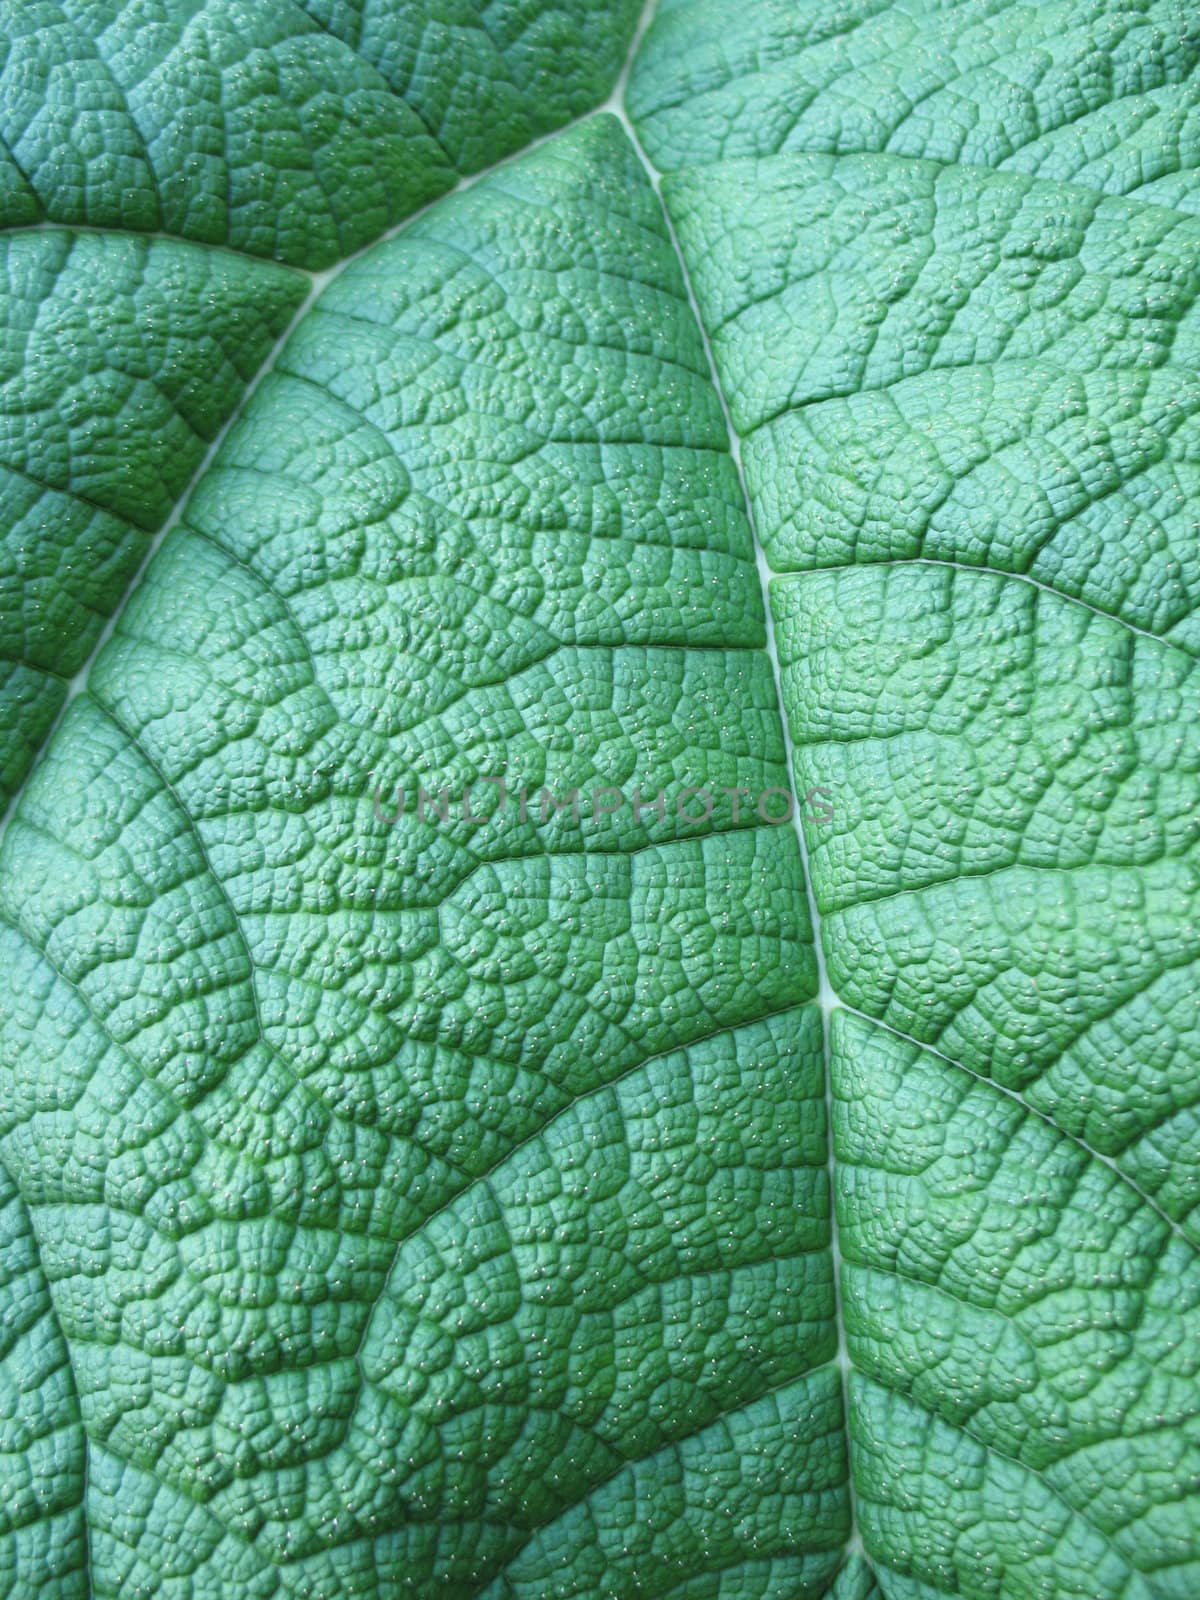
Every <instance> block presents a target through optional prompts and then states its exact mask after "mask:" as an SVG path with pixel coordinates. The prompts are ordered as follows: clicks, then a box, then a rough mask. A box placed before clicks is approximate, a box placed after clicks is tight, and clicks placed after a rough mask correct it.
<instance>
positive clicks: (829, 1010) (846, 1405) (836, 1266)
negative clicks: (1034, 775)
mask: <svg viewBox="0 0 1200 1600" xmlns="http://www.w3.org/2000/svg"><path fill="white" fill-rule="evenodd" d="M656 4H657V0H649V3H648V5H647V8H646V12H645V14H644V15H643V17H642V21H641V24H640V25H639V28H638V31H637V33H636V34H635V36H634V47H633V48H634V50H636V48H637V45H638V43H639V42H640V39H641V36H642V33H643V32H644V31H645V29H646V27H648V26H649V23H650V20H651V18H652V16H653V12H654V9H655V6H656ZM630 59H631V60H632V52H631V58H630ZM627 79H628V64H627V66H626V70H625V72H623V73H622V75H621V78H620V79H619V80H618V83H617V88H616V91H614V97H613V104H612V106H611V109H612V110H613V112H614V113H615V115H616V116H617V117H619V118H620V121H621V124H622V126H623V127H624V129H625V132H626V134H627V136H628V138H629V140H630V143H631V144H632V145H633V148H634V149H635V150H636V152H637V155H638V159H639V160H640V161H641V163H642V166H643V168H644V169H645V172H646V176H647V178H648V179H649V181H650V184H651V186H652V187H653V189H654V193H655V195H656V196H657V197H658V202H659V205H660V207H661V208H662V215H663V221H664V224H665V227H666V230H667V234H668V237H669V238H670V241H671V247H672V249H673V250H674V252H675V258H676V260H677V261H678V263H679V270H680V273H681V274H682V277H683V283H684V288H685V289H686V291H687V297H688V303H689V305H690V306H691V309H692V315H693V316H694V317H695V319H696V328H697V330H698V332H699V335H700V340H701V343H702V345H703V347H704V355H705V359H706V360H707V362H708V369H709V376H710V378H711V381H712V385H713V389H714V390H715V392H716V395H717V399H718V402H719V403H720V406H721V412H722V415H723V416H724V419H725V430H726V434H727V437H728V441H729V453H730V456H731V457H732V460H733V464H734V468H735V470H736V472H737V476H738V483H739V485H740V486H741V491H742V501H743V504H744V506H745V510H746V520H747V522H748V524H749V527H750V532H751V535H752V537H753V540H754V553H755V560H756V565H757V569H758V575H759V582H760V585H761V588H762V600H763V612H764V614H765V619H766V634H767V637H766V645H765V649H766V652H767V655H768V657H769V659H770V662H771V672H772V676H773V677H774V680H775V695H776V699H777V701H778V707H779V719H780V724H781V727H782V732H783V742H784V757H785V764H786V768H787V771H788V772H789V773H794V772H795V770H796V767H795V753H794V750H793V748H792V736H791V730H790V728H789V725H788V716H787V704H786V702H785V700H784V697H783V681H782V674H781V670H780V665H779V652H778V650H777V648H776V643H775V624H774V619H773V618H772V616H771V602H770V592H769V585H770V580H771V577H772V573H771V569H770V567H769V566H768V565H767V558H766V554H765V552H764V550H763V546H762V541H761V540H760V538H759V535H758V528H757V526H756V524H755V518H754V507H753V505H752V503H751V500H750V494H749V491H748V489H747V486H746V476H745V472H744V471H743V467H742V451H741V440H740V438H739V436H738V433H737V431H736V429H735V428H734V426H733V419H732V417H731V416H730V412H729V406H728V403H727V402H726V398H725V391H724V390H723V388H722V387H721V382H720V377H719V374H718V372H717V365H716V361H715V360H714V357H713V352H712V346H711V344H710V342H709V338H708V331H707V329H706V328H705V326H704V321H703V318H702V317H701V315H700V307H699V305H698V303H697V300H696V295H695V291H694V289H693V287H692V280H691V275H690V274H689V272H688V268H687V262H686V260H685V259H684V255H683V251H682V250H681V249H680V245H679V239H678V237H677V235H676V232H675V225H674V223H673V221H672V220H671V214H670V212H669V211H668V209H667V206H666V204H665V202H664V200H663V198H662V188H661V183H662V175H661V174H660V173H659V171H658V169H657V168H656V167H655V166H654V165H653V163H652V162H651V160H650V158H649V156H648V155H647V154H646V152H645V150H644V149H643V147H642V144H641V141H640V139H639V138H638V135H637V130H636V129H635V127H634V125H633V123H632V121H631V119H630V117H629V114H628V112H627V111H626V109H625V103H624V94H625V86H626V82H627ZM792 821H793V825H794V827H795V830H796V838H797V840H798V842H799V846H800V859H801V865H802V869H803V873H804V890H805V896H806V898H807V901H808V914H809V921H810V923H811V924H812V934H813V946H814V952H815V955H816V964H817V996H816V1000H817V1004H818V1006H819V1007H820V1012H821V1037H822V1055H823V1059H824V1077H825V1127H826V1140H827V1146H826V1149H827V1156H826V1170H827V1175H828V1183H829V1218H830V1240H829V1249H830V1257H831V1262H832V1268H833V1271H832V1281H833V1298H834V1321H835V1326H836V1329H837V1340H838V1344H837V1353H836V1355H835V1356H834V1358H833V1365H835V1366H836V1367H837V1369H838V1372H839V1376H840V1381H841V1391H842V1416H843V1419H844V1423H845V1429H846V1464H847V1473H846V1492H847V1497H848V1500H849V1506H850V1532H849V1536H848V1538H847V1541H846V1545H845V1548H844V1551H843V1557H842V1559H843V1563H844V1562H846V1561H849V1560H850V1559H851V1558H852V1557H854V1556H855V1555H857V1554H859V1553H861V1552H863V1549H864V1547H863V1542H862V1535H861V1533H860V1531H859V1524H858V1508H857V1501H856V1496H855V1490H854V1472H853V1465H852V1462H851V1459H850V1451H851V1444H850V1390H849V1373H850V1356H849V1350H848V1347H847V1342H846V1323H845V1317H844V1315H843V1308H842V1290H841V1264H842V1256H841V1247H840V1241H839V1235H838V1219H837V1188H836V1183H835V1153H834V1142H833V1073H832V1055H831V1041H830V1023H831V1019H832V1014H833V1011H834V1010H835V1009H836V1008H837V1007H838V1006H839V1005H840V1004H841V1001H840V1000H839V999H838V996H837V995H836V993H835V991H834V989H833V986H832V984H831V983H830V980H829V973H828V970H827V967H826V963H825V953H824V950H823V948H822V944H821V913H820V909H819V907H818V905H817V900H816V895H815V892H814V890H813V878H812V873H811V871H810V869H809V860H808V846H807V844H806V842H805V838H804V827H803V822H802V820H801V811H800V807H799V806H795V807H794V808H793V811H792Z"/></svg>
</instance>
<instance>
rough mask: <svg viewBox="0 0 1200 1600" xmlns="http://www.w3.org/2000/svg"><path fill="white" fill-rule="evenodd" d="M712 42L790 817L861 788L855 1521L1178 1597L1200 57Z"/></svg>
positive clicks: (682, 120) (875, 1544) (993, 11)
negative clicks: (805, 802) (1195, 129)
mask: <svg viewBox="0 0 1200 1600" xmlns="http://www.w3.org/2000/svg"><path fill="white" fill-rule="evenodd" d="M716 14H717V13H716V8H708V7H705V6H698V7H695V8H687V7H679V6H670V5H667V6H665V7H664V8H663V10H662V12H661V14H660V19H659V21H658V23H656V25H655V27H654V29H652V31H651V33H650V35H649V36H648V38H647V42H646V48H645V52H644V54H643V56H642V57H641V59H640V61H639V64H638V68H637V71H636V72H635V78H634V83H633V85H632V86H631V92H630V100H631V104H632V105H633V106H634V107H635V109H636V108H640V109H641V120H640V121H639V127H640V128H641V130H642V131H643V133H644V136H645V139H646V143H647V147H648V149H650V150H651V151H652V152H654V153H656V154H657V157H658V159H659V160H661V161H662V162H663V163H664V164H668V165H672V166H676V167H678V168H680V169H681V170H679V171H677V172H675V173H674V174H672V175H669V176H668V177H667V178H666V179H665V181H664V194H665V197H666V200H667V204H668V207H669V209H670V211H671V214H672V217H673V219H674V224H675V227H676V229H677V233H678V239H679V243H680V248H681V251H682V254H683V257H684V259H685V262H686V263H687V266H688V269H689V272H690V276H691V283H692V286H693V289H694V292H695V295H696V300H697V304H698V307H699V312H700V315H701V318H702V320H703V322H704V325H705V327H706V329H707V331H708V334H709V337H710V339H711V344H712V351H713V356H714V360H715V364H716V369H717V373H718V376H719V380H720V383H721V386H722V389H723V391H724V393H725V396H726V399H727V402H728V405H729V410H730V415H731V418H732V422H733V426H734V428H735V429H736V432H737V434H738V436H739V440H740V446H741V458H742V462H743V465H744V470H745V478H746V485H747V490H748V494H749V499H750V503H751V509H752V512H753V515H754V518H755V521H756V524H757V528H758V532H759V536H760V538H761V541H762V545H763V549H764V552H765V557H766V561H767V563H768V567H769V570H770V571H771V572H773V573H778V574H783V575H782V576H779V577H777V578H776V579H775V580H774V582H773V583H772V585H771V601H772V610H773V613H774V638H775V642H776V645H777V649H778V656H779V662H780V667H781V682H782V691H783V696H784V700H785V703H786V709H787V713H788V719H789V722H790V726H791V733H792V738H793V740H794V743H795V766H796V787H797V789H798V790H799V791H803V790H805V789H806V788H807V787H809V786H810V785H811V784H813V783H820V784H822V785H825V786H827V787H828V788H829V789H830V790H831V791H832V793H833V794H834V795H835V796H836V797H837V804H836V806H835V808H834V817H833V819H832V821H831V822H830V823H829V824H828V825H823V826H816V825H814V824H812V823H811V822H810V823H806V824H805V832H806V836H807V859H808V864H809V868H810V871H811V886H812V892H813V895H814V899H815V903H816V906H817V908H818V910H819V913H820V920H821V927H820V937H821V941H822V947H823V952H824V959H825V963H826V967H827V970H828V976H829V979H830V982H831V985H832V987H833V989H834V991H835V992H836V994H837V996H838V998H839V1000H840V1002H841V1009H838V1010H835V1012H834V1014H833V1017H832V1029H831V1041H830V1064H829V1070H830V1077H831V1087H832V1091H833V1096H834V1124H833V1133H834V1157H835V1168H836V1195H837V1210H838V1223H839V1227H838V1248H839V1252H840V1256H841V1260H842V1269H841V1320H842V1325H843V1329H844V1336H845V1339H846V1347H847V1354H848V1357H849V1362H850V1366H851V1373H850V1379H849V1385H848V1394H849V1433H850V1441H851V1447H850V1460H851V1470H852V1479H853V1483H854V1488H855V1517H856V1526H857V1527H858V1529H859V1531H860V1533H861V1536H862V1539H863V1542H864V1546H865V1549H866V1552H867V1553H868V1556H869V1557H870V1560H871V1564H872V1565H873V1567H874V1568H875V1572H876V1580H877V1582H878V1583H879V1585H880V1588H881V1589H882V1591H883V1593H884V1594H885V1595H887V1596H889V1597H903V1600H908V1597H910V1596H912V1597H916V1596H921V1597H923V1600H924V1597H927V1596H933V1595H939V1596H940V1595H962V1596H971V1597H975V1596H979V1597H984V1596H987V1597H992V1596H1003V1597H1010V1596H1011V1597H1022V1600H1024V1597H1034V1596H1038V1597H1041V1596H1054V1597H1058V1596H1080V1597H1083V1596H1102V1597H1104V1600H1109V1597H1115V1596H1122V1597H1125V1596H1130V1597H1133V1596H1138V1597H1151V1596H1154V1597H1170V1600H1185V1597H1187V1596H1190V1595H1193V1594H1194V1593H1195V1592H1196V1587H1197V1584H1198V1582H1200V1434H1198V1432H1197V1418H1198V1416H1200V1385H1198V1382H1197V1376H1198V1371H1200V1269H1198V1266H1197V1256H1196V1245H1197V1243H1200V1232H1198V1230H1197V1226H1196V1220H1195V1218H1196V1209H1195V1208H1196V1206H1197V1202H1198V1201H1200V1187H1198V1186H1197V1180H1196V1172H1197V1166H1196V1157H1197V1153H1198V1152H1200V1120H1198V1114H1197V1104H1198V1102H1200V1070H1198V1068H1200V1036H1198V1034H1197V1025H1196V1007H1195V994H1196V985H1197V960H1198V958H1200V924H1198V921H1197V914H1196V913H1197V889H1198V887H1200V858H1198V853H1197V852H1198V842H1200V822H1198V820H1197V819H1198V818H1200V809H1198V806H1197V801H1198V800H1200V784H1198V782H1197V772H1198V769H1200V742H1198V738H1197V728H1198V727H1200V698H1198V691H1200V680H1198V679H1197V676H1196V662H1195V656H1196V649H1197V634H1196V631H1195V628H1196V623H1195V617H1196V613H1197V598H1198V591H1197V583H1198V581H1200V566H1198V551H1200V543H1198V541H1197V533H1198V531H1200V525H1198V523H1197V518H1196V493H1197V489H1198V487H1200V483H1198V480H1197V459H1198V457H1197V443H1196V434H1195V419H1196V414H1197V406H1198V402H1200V391H1197V390H1196V386H1195V383H1196V372H1197V360H1198V357H1200V322H1198V320H1197V318H1198V311H1197V290H1198V288H1200V279H1198V277H1197V265H1196V264H1197V261H1200V225H1198V224H1197V221H1196V220H1195V218H1194V217H1193V216H1192V215H1190V214H1189V211H1190V210H1194V201H1195V195H1196V193H1197V192H1198V191H1197V188H1196V180H1195V175H1194V171H1193V170H1192V169H1193V168H1194V152H1191V147H1190V145H1189V144H1188V142H1187V137H1186V136H1185V135H1186V130H1187V129H1188V127H1189V126H1190V122H1189V116H1190V113H1187V114H1185V110H1184V108H1185V107H1186V106H1187V105H1188V104H1189V103H1190V102H1189V96H1192V95H1193V94H1194V89H1193V87H1192V84H1193V81H1194V80H1193V78H1192V77H1191V76H1189V74H1190V73H1191V68H1192V66H1193V63H1194V57H1195V50H1196V48H1197V44H1198V43H1200V41H1198V40H1197V37H1196V35H1195V30H1194V28H1193V29H1192V31H1191V34H1190V35H1189V33H1188V31H1187V29H1186V28H1185V27H1184V20H1185V19H1184V18H1183V17H1182V14H1181V12H1180V11H1179V8H1175V7H1156V6H1146V7H1110V8H1108V9H1107V10H1106V11H1105V12H1104V13H1103V14H1100V8H1099V7H1087V6H1077V5H1076V6H1071V7H1065V8H1064V7H1039V8H1037V9H1036V13H1035V11H1034V10H1033V9H1032V8H1023V7H1016V6H1014V7H987V8H986V9H985V8H984V7H979V6H966V5H964V6H951V7H946V8H943V9H941V10H935V8H926V7H918V6H903V5H901V6H888V7H886V8H878V7H876V8H872V9H871V11H870V12H867V11H866V10H864V11H863V12H862V13H861V14H859V13H856V14H855V16H854V18H853V19H839V20H837V21H836V22H835V21H833V20H832V19H830V18H828V17H823V18H817V16H816V13H815V12H814V13H813V14H812V18H811V22H810V23H809V24H807V25H799V26H791V25H790V24H789V23H787V22H785V19H784V17H783V13H782V12H780V11H778V10H777V9H775V8H768V7H766V6H760V7H754V6H751V7H750V8H749V14H748V17H747V21H746V25H745V27H744V28H743V29H742V30H740V31H739V32H738V34H737V35H736V36H735V37H734V38H733V39H732V41H729V40H727V41H726V42H727V44H728V48H724V47H723V46H722V45H721V43H720V42H719V41H718V36H717V32H716V22H715V19H716ZM1085 62H1086V63H1089V64H1090V66H1091V67H1092V68H1097V69H1098V68H1100V67H1101V66H1102V67H1103V72H1100V71H1098V70H1097V71H1095V72H1094V75H1093V76H1092V77H1091V78H1087V77H1085V76H1084V75H1083V72H1082V66H1083V64H1084V63H1085ZM1002 83H1003V84H1004V85H1005V86H1006V87H1005V92H1004V93H1001V92H1000V90H999V86H1000V85H1001V84H1002ZM751 111H753V117H754V119H755V121H754V124H753V126H752V121H751ZM1168 127H1170V128H1172V129H1174V130H1175V131H1176V132H1177V133H1178V134H1179V138H1178V139H1177V140H1175V142H1174V143H1173V142H1172V139H1171V138H1168V137H1166V131H1165V130H1166V129H1167V128H1168ZM1135 128H1136V129H1140V130H1141V132H1140V133H1139V132H1135V131H1134V129H1135ZM1120 130H1124V131H1123V132H1121V142H1120V147H1119V150H1118V149H1116V148H1115V147H1113V148H1110V146H1111V145H1112V139H1113V137H1114V135H1115V132H1117V131H1120ZM1148 145H1149V146H1152V148H1153V151H1154V157H1155V158H1154V160H1150V159H1149V157H1148V156H1147V155H1146V153H1145V152H1146V149H1147V147H1148ZM851 152H855V153H851ZM1100 152H1107V154H1106V156H1105V159H1104V160H1100V159H1099V153H1100ZM1189 152H1191V153H1189ZM1085 157H1086V159H1085ZM989 168H990V169H995V170H987V169H989ZM1168 172H1169V173H1170V174H1171V178H1170V182H1169V183H1168V182H1167V179H1166V176H1165V175H1166V174H1167V173H1168ZM1048 175H1049V176H1048ZM1060 179H1070V180H1072V181H1070V182H1063V181H1056V180H1060ZM1135 179H1136V180H1138V181H1135ZM1147 179H1153V180H1154V181H1152V182H1147V181H1146V180H1147ZM1163 199H1169V200H1170V201H1171V205H1170V206H1167V205H1164V204H1161V203H1155V202H1161V201H1162V200H1163Z"/></svg>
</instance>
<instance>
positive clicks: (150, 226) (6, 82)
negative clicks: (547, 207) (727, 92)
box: [0, 0, 637, 268]
mask: <svg viewBox="0 0 1200 1600" xmlns="http://www.w3.org/2000/svg"><path fill="white" fill-rule="evenodd" d="M636 17H637V10H636V6H635V3H634V0H613V3H612V4H607V3H603V4H595V3H589V0H563V3H561V4H558V5H556V6H554V7H553V8H547V7H545V6H543V5H542V4H541V3H540V0H516V3H505V4H503V5H494V6H486V5H480V4H477V3H475V0H417V3H406V4H403V5H395V4H390V3H387V0H239V3H237V4H231V3H230V0H18V3H16V4H14V5H12V6H9V7H6V8H5V13H4V15H3V16H2V17H0V223H3V224H6V225H8V226H13V225H15V224H28V223H34V222H39V221H43V220H45V221H50V222H59V223H74V224H86V225H88V226H91V227H101V228H117V229H121V230H127V229H133V230H136V231H145V230H150V231H155V230H158V231H161V232H164V233H169V234H176V235H179V236H181V237H183V238H187V239H196V240H200V241H203V242H204V243H206V244H226V245H229V246H231V247H232V248H233V249H236V250H243V251H247V252H249V253H250V254H251V255H257V256H269V257H272V258H273V259H275V260H277V261H287V262H290V263H292V264H293V265H295V266H303V267H310V268H313V267H325V266H328V265H330V263H332V262H334V261H336V260H338V259H339V258H341V257H343V256H346V255H348V254H349V253H350V252H351V251H353V250H356V249H358V248H359V247H360V246H362V245H364V244H366V243H368V242H369V241H370V240H372V239H374V238H376V237H377V236H378V235H379V234H380V233H381V232H382V231H383V230H384V229H385V228H386V227H388V226H389V224H391V223H394V222H398V221H399V220H400V219H401V218H402V217H404V216H407V215H408V214H409V213H410V212H411V211H413V210H415V209H416V208H417V207H418V206H420V205H422V204H423V203H424V202H425V201H428V200H431V199H433V197H434V196H435V195H438V194H441V193H443V192H444V191H445V190H446V189H449V188H450V187H452V185H453V184H454V182H455V180H456V178H457V177H459V176H461V175H462V174H464V173H468V172H475V171H478V169H479V168H480V167H484V166H487V165H489V164H490V163H491V162H493V161H498V160H499V159H500V157H501V156H506V155H510V154H511V153H512V152H513V151H514V150H519V149H520V148H521V147H522V146H523V145H524V144H526V143H527V142H528V141H529V140H530V138H532V137H533V136H534V135H536V134H542V133H547V132H550V131H551V130H552V129H554V128H557V127H561V126H562V124H563V123H564V122H567V121H569V120H570V119H571V118H572V117H574V116H578V115H579V114H580V113H581V112H584V111H588V110H590V109H591V108H592V107H593V106H594V105H595V104H596V102H597V101H599V100H602V99H603V98H604V96H605V94H606V93H607V92H608V90H609V89H610V88H611V87H612V84H613V80H614V79H615V78H616V76H617V72H618V70H619V68H620V66H621V62H622V60H623V59H624V56H625V52H626V49H627V47H628V44H629V39H630V36H631V34H632V32H633V27H634V23H635V21H636Z"/></svg>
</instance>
